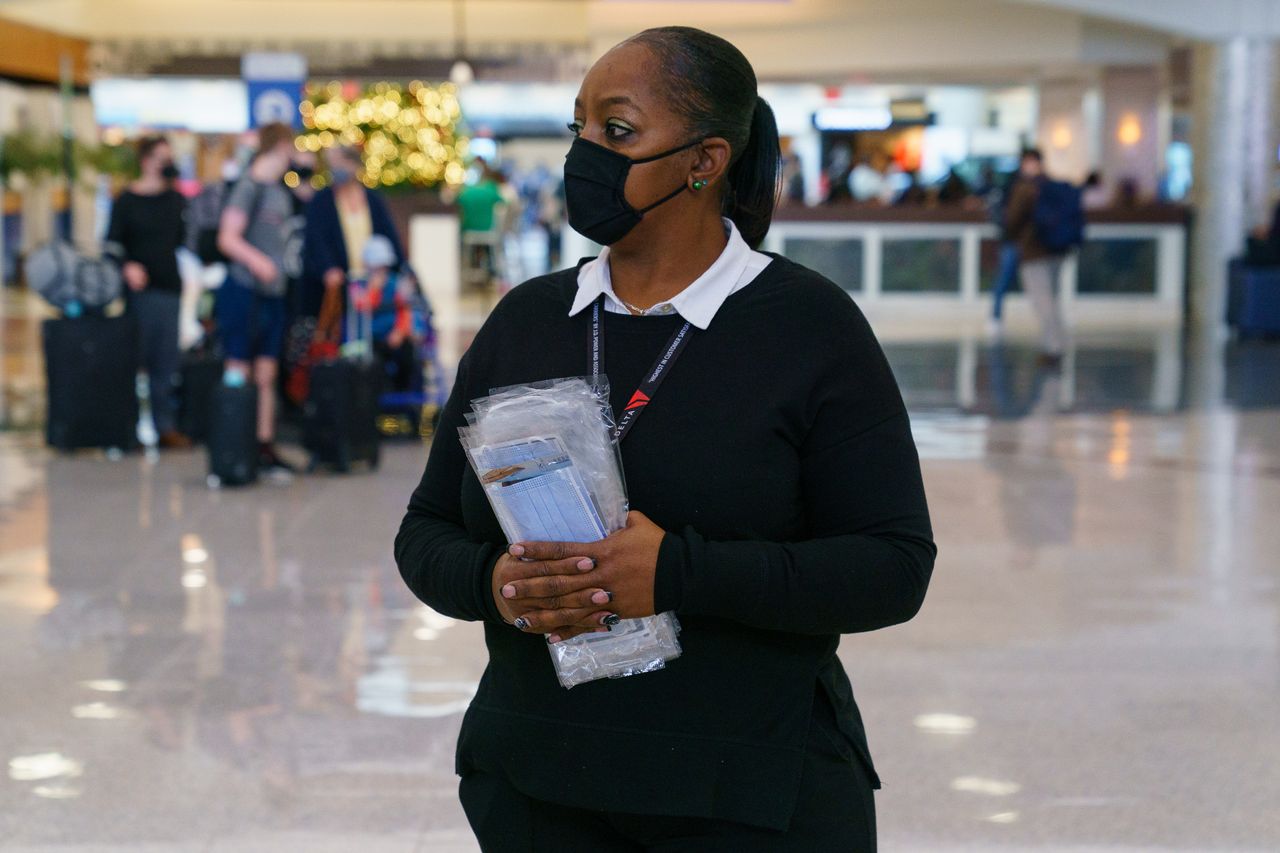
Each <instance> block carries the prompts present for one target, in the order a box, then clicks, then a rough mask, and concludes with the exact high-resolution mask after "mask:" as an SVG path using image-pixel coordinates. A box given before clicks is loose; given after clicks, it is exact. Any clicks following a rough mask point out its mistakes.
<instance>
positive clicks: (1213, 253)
mask: <svg viewBox="0 0 1280 853" xmlns="http://www.w3.org/2000/svg"><path fill="white" fill-rule="evenodd" d="M1274 50H1275V46H1274V43H1273V42H1270V41H1264V40H1259V39H1251V38H1249V37H1247V36H1235V37H1233V38H1231V39H1228V40H1225V41H1222V42H1218V43H1215V44H1212V45H1206V46H1202V47H1201V48H1199V49H1198V50H1197V52H1196V77H1197V82H1196V103H1195V111H1194V115H1195V124H1196V139H1197V143H1196V146H1195V151H1196V177H1195V191H1194V194H1195V201H1196V210H1197V222H1196V233H1195V235H1194V243H1193V245H1194V266H1193V270H1192V272H1193V275H1192V279H1191V280H1192V287H1191V316H1192V319H1193V322H1194V324H1195V327H1196V330H1197V331H1198V332H1201V333H1203V334H1204V335H1205V336H1206V338H1207V339H1208V340H1210V341H1213V340H1217V339H1219V338H1221V332H1222V329H1223V318H1224V317H1223V315H1224V311H1225V308H1226V290H1227V270H1226V266H1227V261H1228V260H1230V259H1231V258H1232V257H1235V256H1237V255H1239V254H1240V252H1241V251H1242V250H1243V248H1244V242H1245V236H1246V234H1247V233H1248V232H1249V230H1250V229H1251V226H1253V225H1256V224H1258V223H1259V222H1261V221H1263V220H1264V219H1265V215H1266V210H1267V208H1269V206H1270V201H1271V183H1272V180H1273V175H1274V165H1275V159H1276V144H1275V132H1274V127H1273V125H1274V121H1275V114H1276V113H1275V99H1274V97H1273V93H1274V82H1275V74H1274V72H1275V63H1274V61H1273V60H1272V59H1271V57H1272V56H1274ZM1260 70H1261V71H1263V72H1265V73H1266V74H1267V76H1266V77H1265V78H1262V79H1258V78H1255V77H1253V76H1252V75H1254V74H1257V73H1259V71H1260Z"/></svg>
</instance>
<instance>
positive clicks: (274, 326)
mask: <svg viewBox="0 0 1280 853" xmlns="http://www.w3.org/2000/svg"><path fill="white" fill-rule="evenodd" d="M293 136H294V134H293V129H292V128H290V127H289V126H288V125H285V124H280V123H276V124H269V125H266V126H264V127H263V128H262V129H261V130H259V131H258V141H259V146H258V153H257V155H256V156H255V157H254V159H253V162H252V163H251V164H250V165H249V168H248V169H247V170H246V171H245V174H244V176H243V177H241V179H240V180H239V182H237V183H236V185H235V187H234V188H233V189H232V190H231V194H230V196H229V197H228V198H227V203H226V209H225V210H224V211H223V213H222V220H221V224H220V226H219V228H218V249H219V251H221V252H222V254H224V255H225V256H226V257H227V259H228V261H229V262H230V266H229V269H228V271H227V280H226V281H225V282H224V283H223V285H222V287H221V288H219V290H218V300H217V306H216V309H215V313H216V316H217V322H218V333H219V335H220V337H221V338H222V346H223V350H224V351H225V353H226V372H227V374H229V375H231V376H232V377H234V379H235V381H236V382H245V381H248V380H249V378H250V375H252V380H253V382H254V384H255V385H257V387H258V403H257V406H258V411H257V439H258V468H259V470H264V471H266V472H268V473H275V474H285V475H287V474H291V473H293V471H294V470H295V469H294V466H292V465H290V464H289V463H288V462H286V461H285V460H283V459H282V458H280V455H279V454H278V453H277V452H276V450H275V446H274V443H275V415H276V397H275V392H276V376H277V372H278V370H279V359H280V351H281V347H282V345H283V342H284V330H285V321H286V310H285V287H286V276H285V255H286V249H287V246H286V242H287V238H288V234H287V227H286V226H287V225H288V222H289V219H290V218H291V217H292V216H293V207H294V203H293V196H292V195H291V194H290V192H289V190H288V188H287V187H286V186H285V185H284V183H283V180H282V179H283V178H284V175H285V173H286V172H287V171H289V169H290V166H291V163H292V157H293V154H294V152H295V151H296V150H297V149H296V148H295V147H294V144H293ZM251 367H252V371H251V370H250V368H251Z"/></svg>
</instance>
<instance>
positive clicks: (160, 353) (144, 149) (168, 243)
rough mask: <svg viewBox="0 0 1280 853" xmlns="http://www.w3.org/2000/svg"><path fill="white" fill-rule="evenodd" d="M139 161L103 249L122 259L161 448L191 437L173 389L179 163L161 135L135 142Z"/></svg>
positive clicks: (180, 228)
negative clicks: (180, 424)
mask: <svg viewBox="0 0 1280 853" xmlns="http://www.w3.org/2000/svg"><path fill="white" fill-rule="evenodd" d="M138 167H139V170H140V171H141V176H140V177H139V178H138V179H137V180H136V181H134V182H133V183H132V184H130V185H129V188H128V189H126V190H125V191H124V192H123V193H121V194H120V197H119V198H117V199H116V201H115V204H114V205H112V208H111V222H110V225H109V226H108V228H107V246H106V248H107V253H108V254H110V255H112V256H113V257H115V258H116V259H117V261H119V263H120V264H121V271H122V273H123V275H124V280H125V283H126V284H127V285H128V304H129V311H130V312H131V313H133V314H134V315H135V316H136V317H137V319H138V335H139V344H140V346H139V349H140V352H141V356H142V365H141V366H142V369H143V370H144V371H145V372H146V374H147V378H148V382H149V386H150V397H151V416H152V418H153V420H154V421H155V428H156V432H157V433H158V434H159V436H160V439H159V441H160V446H161V447H162V448H166V449H172V448H187V447H190V446H191V440H190V439H188V438H187V437H186V436H185V435H183V434H182V433H180V432H178V429H177V417H178V400H177V395H176V393H175V379H176V377H177V374H178V367H179V349H178V319H179V315H180V310H181V303H182V275H181V273H180V271H179V269H178V249H179V248H180V247H181V246H182V244H183V240H184V238H185V236H186V228H185V225H184V221H185V220H184V217H185V215H186V206H187V204H186V200H185V199H184V198H183V197H182V195H181V194H180V193H179V192H178V191H177V190H175V189H174V188H173V183H174V181H175V180H176V179H177V177H178V169H177V167H176V166H174V164H173V149H172V148H170V146H169V143H168V142H167V141H166V140H165V138H164V137H162V136H148V137H144V138H143V139H142V140H140V141H139V142H138Z"/></svg>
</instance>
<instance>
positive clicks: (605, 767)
mask: <svg viewBox="0 0 1280 853" xmlns="http://www.w3.org/2000/svg"><path fill="white" fill-rule="evenodd" d="M567 106H568V105H566V107H567ZM573 109H574V113H573V114H574V121H573V124H572V126H571V127H572V129H573V131H574V134H575V136H576V137H577V138H576V139H574V140H573V143H572V146H571V147H570V149H569V153H568V155H567V157H566V159H565V189H566V198H567V202H568V212H569V222H570V224H571V225H572V226H573V227H574V228H575V229H576V230H578V231H579V232H581V233H582V234H583V236H585V237H587V238H588V239H590V240H593V241H594V242H596V243H598V244H600V245H602V246H604V247H605V248H604V249H603V250H602V251H601V253H600V256H599V257H598V258H596V259H594V260H591V261H588V262H587V263H585V264H583V265H581V266H580V267H579V268H571V269H566V270H563V271H561V272H557V273H552V274H551V275H548V276H542V277H539V278H535V279H533V280H531V281H529V282H526V283H525V284H522V285H520V286H519V287H516V288H515V289H514V290H512V291H511V292H510V293H509V294H508V295H507V296H506V297H505V298H504V299H503V301H502V302H501V303H500V304H499V305H498V307H497V309H496V310H495V311H494V312H493V313H492V314H491V315H490V316H489V319H488V321H487V322H486V323H485V325H484V327H483V328H482V329H481V330H480V331H479V333H478V335H477V336H476V339H475V342H474V343H473V344H472V346H471V349H470V350H469V351H468V353H467V355H466V356H465V357H464V358H463V360H462V363H461V365H460V367H459V371H458V380H457V383H456V385H455V387H454V391H453V394H452V396H451V397H450V399H449V403H448V405H447V406H446V408H445V410H444V413H443V415H442V419H441V423H440V427H439V431H438V432H437V436H438V438H437V440H436V441H435V442H434V443H433V444H432V446H431V452H430V458H429V460H428V462H427V467H426V471H425V473H424V475H423V477H422V481H421V483H420V484H419V486H418V488H417V490H416V491H415V492H414V494H413V497H412V499H411V500H410V504H409V509H408V512H407V514H406V516H405V519H404V521H403V523H402V525H401V528H400V533H399V536H398V537H397V540H396V558H397V561H398V564H399V568H400V572H401V575H402V576H403V578H404V580H405V582H406V584H407V585H408V586H409V588H410V589H411V590H412V591H413V592H414V593H415V594H416V595H417V596H418V597H419V598H420V599H422V600H423V601H424V602H426V603H427V604H429V605H430V606H431V607H432V608H434V609H435V610H437V611H439V612H441V613H443V614H446V615H448V616H451V617H454V618H458V619H468V620H474V621H483V622H484V631H485V642H486V644H487V647H488V653H489V662H488V666H487V668H486V670H485V673H484V676H483V678H482V679H481V680H480V687H479V690H478V692H477V694H476V696H475V699H474V700H473V702H472V704H471V707H470V709H469V710H468V711H467V714H466V717H465V719H464V720H463V724H462V731H461V734H460V740H459V748H458V750H457V767H458V770H459V772H460V774H461V776H462V780H461V784H460V788H459V792H460V798H461V800H462V805H463V808H464V809H465V811H466V813H467V816H468V819H469V820H470V821H471V825H472V828H473V829H474V830H475V832H476V834H477V836H478V837H479V841H480V846H481V848H483V849H484V850H521V851H525V853H551V851H570V850H572V851H587V850H590V851H615V850H663V851H666V853H694V851H696V853H704V851H712V850H725V851H728V850H732V851H736V852H740V853H753V852H754V853H764V851H769V852H770V853H800V851H803V852H804V853H814V852H815V851H834V850H841V851H846V853H848V851H871V850H874V849H875V844H876V840H875V803H874V797H873V790H874V789H875V788H876V787H878V782H877V779H876V775H875V771H874V768H873V765H872V763H871V760H870V757H869V752H868V750H867V746H866V740H865V735H864V733H863V727H862V723H861V721H860V718H859V714H858V710H857V705H856V703H855V701H854V697H853V691H852V688H851V687H850V684H849V679H848V676H847V675H846V673H845V670H844V667H843V666H842V665H841V662H840V659H839V657H837V655H836V648H837V646H838V644H839V639H840V635H841V634H844V633H852V632H857V631H870V630H875V629H878V628H883V627H885V626H887V625H892V624H895V623H898V622H903V621H906V620H908V619H910V618H912V616H914V614H915V613H916V612H917V610H918V609H919V607H920V605H921V602H922V600H923V597H924V594H925V590H926V588H927V586H928V582H929V577H930V573H931V571H932V566H933V561H934V556H935V553H936V549H935V547H934V544H933V540H932V534H931V532H930V525H929V513H928V508H927V506H926V502H925V495H924V489H923V486H922V484H921V477H920V466H919V461H918V458H917V453H916V448H915V445H914V444H913V442H912V438H911V429H910V424H909V420H908V417H907V413H906V410H905V408H904V406H903V403H902V397H901V394H900V393H899V390H898V387H897V385H896V383H895V382H894V378H893V374H892V372H891V371H890V369H889V366H888V364H887V362H886V361H885V359H884V355H883V353H882V351H881V348H880V346H879V344H878V343H877V342H876V339H875V336H874V334H873V333H872V331H871V328H870V326H869V325H868V324H867V322H866V319H865V318H864V317H863V315H862V314H861V313H860V312H859V310H858V308H857V306H856V305H855V304H854V303H853V301H852V300H851V299H850V298H849V297H848V295H847V294H845V293H844V291H842V290H841V289H840V288H839V287H837V286H836V285H835V284H833V283H832V282H830V281H828V280H827V279H825V278H823V277H822V276H820V275H818V274H817V273H815V272H812V271H810V270H808V269H805V268H804V267H801V266H799V265H798V264H795V263H793V262H791V261H788V260H786V259H785V258H782V257H777V256H771V255H766V254H762V253H760V252H759V251H757V247H758V246H759V245H760V244H761V241H763V240H764V238H765V235H766V233H767V232H768V230H769V227H770V223H771V221H772V218H773V214H774V206H775V203H776V200H777V193H778V170H779V166H780V159H781V158H780V152H779V140H778V128H777V124H776V122H775V119H774V116H773V111H772V109H771V108H770V107H769V105H768V103H767V102H765V101H764V100H763V99H762V98H760V97H759V95H758V94H757V82H756V76H755V72H754V71H753V70H752V68H751V65H750V64H749V63H748V61H747V59H746V57H744V56H743V55H742V53H741V52H740V51H739V50H738V49H737V48H735V47H734V46H733V45H731V44H730V43H729V42H727V41H725V40H724V39H721V38H719V37H717V36H714V35H711V34H710V33H706V32H702V31H701V30H696V29H691V28H687V27H664V28H660V29H653V30H646V31H645V32H642V33H640V34H638V35H636V36H634V37H632V38H630V39H628V40H627V41H625V42H623V43H622V44H620V45H618V46H617V47H615V48H613V49H612V50H611V51H609V52H608V53H607V54H605V56H604V57H603V58H602V59H601V60H600V61H599V62H597V63H596V64H595V65H594V66H593V67H592V68H591V70H590V71H589V72H588V73H587V76H586V78H585V80H584V81H583V84H582V88H581V91H580V93H579V98H578V100H577V102H576V104H575V106H574V108H573ZM593 340H594V341H595V344H597V345H598V346H597V347H596V348H595V349H596V351H597V352H598V353H600V355H601V361H602V363H601V364H598V365H595V368H597V369H599V370H600V371H602V372H605V373H607V374H608V376H609V378H610V379H611V380H613V382H612V405H613V407H614V410H615V411H617V412H622V411H624V410H627V411H631V412H637V413H643V420H639V419H638V418H636V417H633V418H631V419H628V420H627V423H630V424H631V425H632V426H634V427H635V428H634V429H632V430H631V431H630V432H629V433H624V434H623V435H622V437H621V438H620V439H619V440H620V445H619V446H620V449H621V453H622V456H623V461H624V464H625V469H626V480H627V488H628V494H629V498H630V502H631V505H632V506H634V507H637V508H640V509H642V510H644V512H646V513H652V514H653V518H652V520H651V519H650V518H649V517H647V516H646V515H644V514H642V513H640V512H632V513H631V514H630V515H629V517H628V519H627V526H626V527H625V528H624V529H623V530H620V531H618V532H616V533H614V534H612V535H610V536H609V537H608V538H606V539H605V540H603V541H602V542H596V543H588V544H583V543H577V544H570V543H563V542H562V543H541V544H539V543H529V542H524V543H513V544H511V545H510V546H508V544H507V542H506V541H505V538H504V536H503V533H502V529H501V527H500V526H499V524H498V523H497V521H496V520H495V518H494V515H493V511H492V509H491V507H490V505H489V503H488V501H487V500H486V498H485V493H484V491H483V490H482V488H481V485H480V482H479V481H478V480H477V478H476V476H475V475H474V473H473V472H472V470H471V468H470V467H469V466H468V463H467V460H466V458H465V456H464V451H463V448H462V446H461V444H460V443H459V441H458V438H457V430H458V428H459V427H460V426H463V425H464V424H465V423H466V420H465V415H466V411H465V410H466V408H467V404H468V401H470V400H473V399H475V398H476V397H479V396H481V395H484V394H488V393H489V390H490V389H491V388H495V387H503V386H507V385H511V384H513V383H527V382H533V381H538V380H549V379H553V378H557V377H563V376H573V375H581V374H582V373H583V371H584V369H586V370H591V369H593V365H592V363H591V359H590V357H589V354H590V352H591V350H592V349H593V347H592V346H591V344H592V341H593ZM681 342H683V343H684V344H687V346H684V348H683V349H680V348H679V345H680V344H681ZM655 356H659V358H660V361H659V364H660V365H662V366H663V367H664V368H665V372H663V373H662V375H663V376H666V377H667V378H666V380H665V382H663V384H662V385H661V387H657V386H656V384H654V383H652V382H648V381H645V379H644V377H645V376H647V375H649V374H650V373H652V368H651V367H650V365H651V364H653V362H654V357H655ZM664 356H665V358H664ZM677 359H678V360H677ZM638 385H639V386H641V391H640V392H637V393H633V391H635V389H636V388H637V386H638ZM637 400H641V401H646V402H636V401H637ZM628 401H631V402H630V407H629V408H628ZM641 406H643V407H642V408H641ZM695 528H696V529H695ZM851 567H856V570H853V569H851ZM668 611H673V612H675V613H677V614H678V615H679V617H680V620H681V623H682V626H683V633H682V635H681V638H682V640H683V642H684V648H685V653H684V655H683V656H681V657H679V658H677V659H675V660H672V661H670V662H669V663H668V664H667V666H666V667H665V669H663V670H662V671H661V672H656V673H649V674H638V675H634V676H631V677H628V678H618V679H603V680H599V681H594V682H592V683H590V684H587V685H583V686H581V687H577V688H574V689H573V690H565V689H564V688H562V687H561V686H560V683H559V682H558V680H557V678H556V674H555V671H554V668H553V666H552V661H551V657H550V655H548V649H547V643H548V642H551V643H553V644H556V643H560V642H563V641H566V640H569V639H571V638H573V637H576V636H578V635H585V634H587V633H590V632H593V631H594V632H604V631H605V630H607V628H608V627H610V626H612V625H615V624H619V620H621V619H630V618H633V617H644V616H651V615H653V614H655V613H659V612H668ZM628 630H630V626H628Z"/></svg>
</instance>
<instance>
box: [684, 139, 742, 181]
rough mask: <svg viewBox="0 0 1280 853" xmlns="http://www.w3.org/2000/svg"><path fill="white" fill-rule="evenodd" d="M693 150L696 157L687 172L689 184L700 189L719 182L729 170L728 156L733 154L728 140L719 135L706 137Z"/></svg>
mask: <svg viewBox="0 0 1280 853" xmlns="http://www.w3.org/2000/svg"><path fill="white" fill-rule="evenodd" d="M693 152H694V153H695V154H696V155H697V157H698V159H697V160H695V161H694V164H693V171H692V172H690V174H689V185H690V186H691V187H693V188H695V189H699V190H701V189H706V188H708V187H712V186H716V185H718V184H720V183H721V182H722V181H723V179H724V176H725V174H726V173H727V172H728V171H729V158H730V157H731V156H732V154H733V150H732V149H731V148H730V147H729V141H728V140H727V139H723V138H721V137H719V136H712V137H708V138H707V139H704V140H703V141H702V142H701V143H699V144H698V145H697V146H696V147H695V148H694V149H693Z"/></svg>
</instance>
